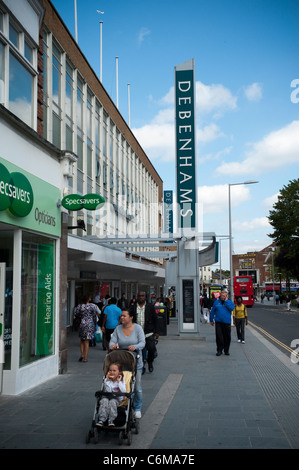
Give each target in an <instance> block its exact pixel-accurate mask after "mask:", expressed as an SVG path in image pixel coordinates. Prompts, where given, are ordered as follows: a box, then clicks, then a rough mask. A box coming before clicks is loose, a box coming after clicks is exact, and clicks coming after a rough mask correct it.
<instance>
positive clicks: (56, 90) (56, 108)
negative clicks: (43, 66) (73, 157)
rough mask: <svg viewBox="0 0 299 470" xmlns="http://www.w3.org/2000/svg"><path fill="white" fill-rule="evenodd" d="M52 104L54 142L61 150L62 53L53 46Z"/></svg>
mask: <svg viewBox="0 0 299 470" xmlns="http://www.w3.org/2000/svg"><path fill="white" fill-rule="evenodd" d="M52 103H53V116H52V117H53V135H52V142H53V144H54V145H56V147H58V148H61V52H60V51H59V49H58V47H56V46H55V44H54V43H53V45H52Z"/></svg>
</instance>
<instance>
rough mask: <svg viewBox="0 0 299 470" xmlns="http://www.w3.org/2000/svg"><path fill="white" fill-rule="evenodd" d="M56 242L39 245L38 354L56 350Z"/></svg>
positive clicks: (50, 352) (51, 352) (46, 353)
mask: <svg viewBox="0 0 299 470" xmlns="http://www.w3.org/2000/svg"><path fill="white" fill-rule="evenodd" d="M54 254H55V249H54V243H53V244H40V245H39V246H38V284H37V285H38V293H37V326H36V328H37V330H36V355H37V356H39V355H48V354H53V352H54V293H55V288H54V285H55V275H54V264H55V263H54Z"/></svg>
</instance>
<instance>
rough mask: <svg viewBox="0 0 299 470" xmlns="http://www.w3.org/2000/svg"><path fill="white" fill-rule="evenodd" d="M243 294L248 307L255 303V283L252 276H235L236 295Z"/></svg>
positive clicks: (244, 302)
mask: <svg viewBox="0 0 299 470" xmlns="http://www.w3.org/2000/svg"><path fill="white" fill-rule="evenodd" d="M239 295H240V296H241V297H242V299H243V304H244V305H246V306H247V307H252V306H253V305H254V295H253V283H252V278H251V276H235V277H234V296H235V302H236V297H238V296H239Z"/></svg>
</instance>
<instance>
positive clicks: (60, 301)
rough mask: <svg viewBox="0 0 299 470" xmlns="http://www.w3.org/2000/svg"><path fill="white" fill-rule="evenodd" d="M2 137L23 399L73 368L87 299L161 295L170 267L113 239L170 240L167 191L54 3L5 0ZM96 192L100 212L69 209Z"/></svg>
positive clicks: (3, 286) (3, 270)
mask: <svg viewBox="0 0 299 470" xmlns="http://www.w3.org/2000/svg"><path fill="white" fill-rule="evenodd" d="M0 142H1V147H0V303H1V305H0V307H1V311H4V315H3V316H1V317H0V359H1V360H2V362H1V364H0V393H4V394H18V393H21V392H22V391H24V390H27V389H29V388H31V387H33V386H35V385H38V384H39V383H42V382H43V381H45V380H47V379H49V378H50V377H53V376H55V375H57V374H58V373H62V372H64V371H65V370H66V369H67V328H68V326H69V325H71V322H72V313H71V312H72V308H73V307H74V305H75V303H76V302H77V301H78V299H79V296H80V295H81V294H83V293H86V292H87V291H88V292H89V293H90V294H91V295H100V294H101V293H102V294H103V293H104V292H109V293H110V294H111V295H114V296H117V297H118V296H119V297H120V295H121V293H122V292H125V293H126V295H127V297H128V298H130V297H131V296H132V295H133V294H136V293H137V291H138V290H140V289H142V290H146V292H147V293H148V294H155V295H157V296H158V295H160V291H162V290H160V289H162V286H163V282H164V277H165V272H164V268H163V265H162V262H161V260H159V259H158V258H155V259H147V258H143V257H141V256H138V253H137V254H136V252H138V250H139V248H136V249H135V250H134V251H133V249H132V247H131V248H130V249H125V248H123V247H122V248H120V247H117V246H111V245H109V244H103V240H102V239H103V238H105V237H107V236H108V237H110V239H112V238H114V237H116V236H122V237H129V236H130V235H132V236H134V235H136V234H137V233H139V234H151V233H159V232H160V227H161V201H162V194H163V191H162V181H161V179H160V177H159V175H158V174H157V172H156V170H155V168H154V167H153V166H152V164H151V162H150V161H149V159H148V157H147V156H146V154H145V153H144V151H143V150H142V148H141V146H140V145H139V143H138V142H137V140H136V138H135V137H134V135H133V134H132V132H131V130H130V129H129V127H128V126H127V124H126V122H125V121H124V119H123V117H122V116H121V114H120V113H119V111H118V110H117V108H116V106H115V105H114V103H113V102H112V101H111V99H110V97H109V95H108V94H107V93H106V91H105V89H104V88H103V86H102V84H101V83H100V81H99V79H98V78H97V77H96V75H95V73H94V71H93V70H92V68H91V67H90V65H89V64H88V62H87V60H86V58H85V57H84V55H83V54H82V51H80V49H79V48H78V45H77V44H76V42H75V41H74V39H73V38H72V36H71V34H70V33H69V31H68V30H67V28H66V27H65V25H64V23H63V22H62V20H61V18H60V17H59V15H58V13H57V11H56V10H55V8H54V7H53V5H52V4H51V2H50V1H48V0H0ZM91 193H92V194H98V195H101V196H103V197H104V198H105V201H106V203H105V205H104V206H103V207H102V208H101V209H97V210H87V209H81V210H79V211H67V210H66V209H65V208H64V207H62V206H61V200H62V199H63V197H64V196H65V195H67V194H78V195H81V196H84V195H86V194H91ZM78 220H84V223H85V227H86V232H85V231H83V230H82V229H70V228H69V227H73V226H77V224H78ZM104 241H105V240H104ZM144 250H146V249H145V248H142V251H144ZM134 252H135V254H134ZM0 313H1V312H0Z"/></svg>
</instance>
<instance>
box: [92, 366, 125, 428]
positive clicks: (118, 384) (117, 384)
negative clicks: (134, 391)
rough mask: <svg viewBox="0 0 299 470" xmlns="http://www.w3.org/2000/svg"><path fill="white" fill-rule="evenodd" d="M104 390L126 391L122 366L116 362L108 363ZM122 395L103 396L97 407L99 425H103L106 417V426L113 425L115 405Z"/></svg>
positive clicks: (115, 411)
mask: <svg viewBox="0 0 299 470" xmlns="http://www.w3.org/2000/svg"><path fill="white" fill-rule="evenodd" d="M104 385H105V392H109V393H111V392H115V393H116V392H123V393H125V392H126V382H125V379H124V374H123V371H122V367H121V365H120V364H118V363H113V364H110V367H109V372H108V374H107V376H106V378H105V380H104ZM122 399H123V397H122V396H119V397H112V398H109V397H103V398H102V399H101V402H100V409H99V420H98V424H99V426H103V424H104V422H105V421H106V420H107V419H108V426H114V422H113V421H114V420H115V418H116V417H117V405H118V404H119V403H120V402H121V401H122Z"/></svg>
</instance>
